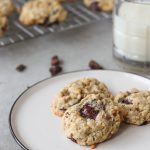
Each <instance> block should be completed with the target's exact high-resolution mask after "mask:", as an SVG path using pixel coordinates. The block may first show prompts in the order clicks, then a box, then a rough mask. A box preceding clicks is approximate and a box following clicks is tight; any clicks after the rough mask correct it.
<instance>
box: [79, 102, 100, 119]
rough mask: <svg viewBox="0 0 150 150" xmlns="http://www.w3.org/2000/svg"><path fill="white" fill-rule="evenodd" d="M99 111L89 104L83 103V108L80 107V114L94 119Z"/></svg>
mask: <svg viewBox="0 0 150 150" xmlns="http://www.w3.org/2000/svg"><path fill="white" fill-rule="evenodd" d="M98 113H99V111H98V110H95V109H94V107H92V106H91V105H90V104H88V103H87V104H85V105H84V106H83V108H81V109H80V115H81V116H82V117H85V118H89V119H95V118H96V116H97V114H98Z"/></svg>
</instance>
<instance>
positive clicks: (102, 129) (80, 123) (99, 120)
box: [62, 94, 122, 147]
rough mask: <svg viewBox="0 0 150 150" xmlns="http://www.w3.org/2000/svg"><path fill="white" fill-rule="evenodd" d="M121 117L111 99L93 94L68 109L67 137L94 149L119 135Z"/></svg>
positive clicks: (65, 129)
mask: <svg viewBox="0 0 150 150" xmlns="http://www.w3.org/2000/svg"><path fill="white" fill-rule="evenodd" d="M121 121H122V120H121V116H120V112H119V109H118V107H117V106H115V105H114V103H113V100H112V99H111V98H105V96H104V95H103V94H98V95H95V94H91V95H88V96H87V97H85V98H84V99H83V100H82V101H81V102H80V103H78V104H76V105H74V106H72V107H70V108H68V110H67V111H66V112H65V114H64V115H63V119H62V122H63V128H64V132H65V134H66V136H67V137H68V138H69V139H71V140H72V141H74V142H75V143H77V144H79V145H89V146H91V145H92V147H93V146H94V145H96V144H98V143H101V142H103V141H105V140H107V139H110V138H111V137H112V136H113V135H114V134H116V133H117V131H118V129H119V126H120V123H121Z"/></svg>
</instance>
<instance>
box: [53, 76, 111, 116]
mask: <svg viewBox="0 0 150 150" xmlns="http://www.w3.org/2000/svg"><path fill="white" fill-rule="evenodd" d="M100 93H103V94H104V95H105V97H111V96H112V95H111V93H110V92H109V90H108V88H107V87H106V85H105V84H104V83H102V82H100V81H98V80H97V79H95V78H83V79H80V80H77V81H74V82H72V83H70V84H69V85H68V86H66V87H64V88H63V89H62V90H61V91H60V92H59V93H58V94H57V95H56V97H55V98H54V100H53V104H52V111H53V113H54V114H55V115H58V116H62V115H63V114H64V112H65V111H66V110H67V109H68V108H69V107H71V106H73V105H75V104H77V103H79V102H80V101H81V99H83V98H84V97H86V96H87V95H89V94H100Z"/></svg>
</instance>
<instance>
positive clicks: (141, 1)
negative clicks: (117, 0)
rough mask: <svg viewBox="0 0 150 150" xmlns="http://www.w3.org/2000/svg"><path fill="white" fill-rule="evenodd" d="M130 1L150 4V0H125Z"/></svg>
mask: <svg viewBox="0 0 150 150" xmlns="http://www.w3.org/2000/svg"><path fill="white" fill-rule="evenodd" d="M125 1H127V2H130V3H137V4H148V5H150V0H125Z"/></svg>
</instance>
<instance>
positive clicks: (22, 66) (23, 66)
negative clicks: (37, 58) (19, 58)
mask: <svg viewBox="0 0 150 150" xmlns="http://www.w3.org/2000/svg"><path fill="white" fill-rule="evenodd" d="M26 68H27V67H26V66H25V65H23V64H20V65H18V66H17V67H16V70H17V71H18V72H23V71H25V70H26Z"/></svg>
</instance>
